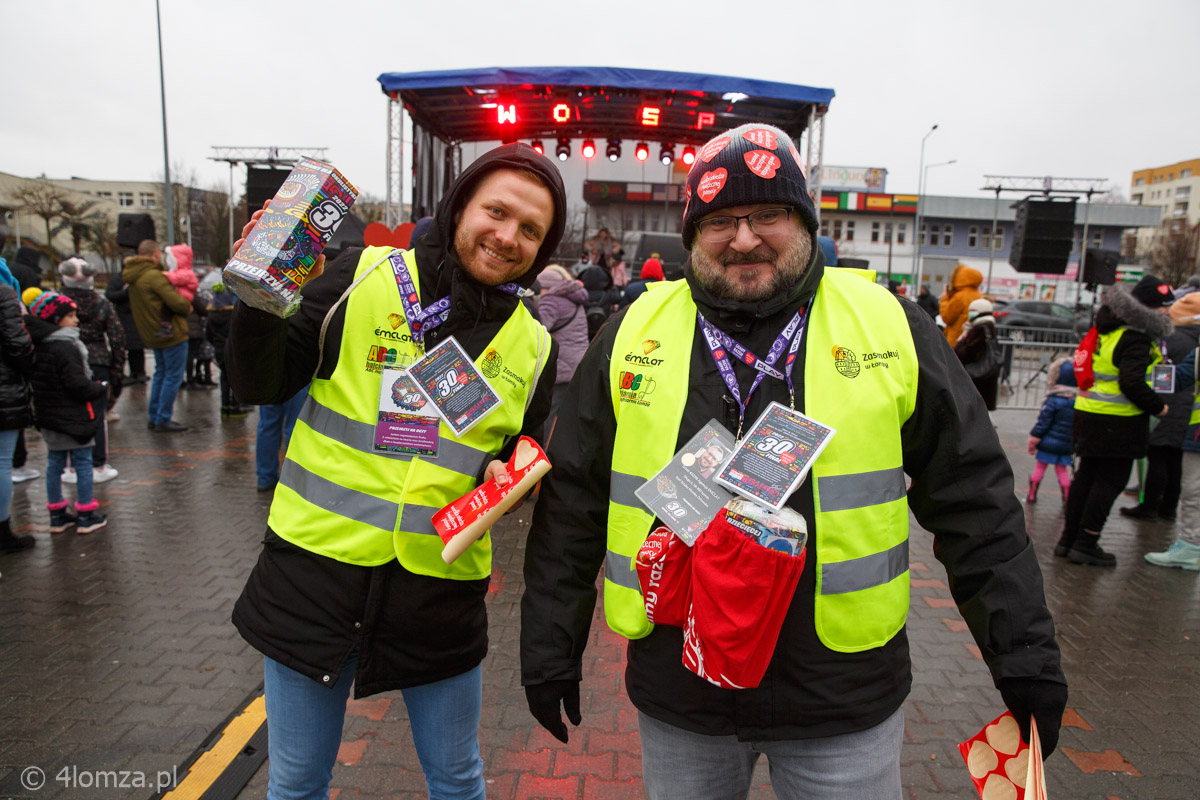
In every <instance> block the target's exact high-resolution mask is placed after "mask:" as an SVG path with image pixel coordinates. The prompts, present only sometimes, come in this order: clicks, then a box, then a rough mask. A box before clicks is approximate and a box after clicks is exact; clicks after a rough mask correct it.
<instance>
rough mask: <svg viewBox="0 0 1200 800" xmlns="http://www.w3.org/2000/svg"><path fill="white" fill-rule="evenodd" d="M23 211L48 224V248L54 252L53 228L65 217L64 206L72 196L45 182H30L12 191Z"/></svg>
mask: <svg viewBox="0 0 1200 800" xmlns="http://www.w3.org/2000/svg"><path fill="white" fill-rule="evenodd" d="M10 196H11V197H12V199H13V200H15V201H16V202H17V204H18V206H19V207H20V208H21V210H22V211H28V212H29V213H30V214H33V215H35V216H38V217H41V218H42V220H43V221H44V222H45V223H46V248H47V249H48V250H50V251H53V250H54V245H53V243H52V242H53V234H52V233H51V227H52V224H53V222H54V221H55V220H57V219H59V218H61V217H62V215H63V206H64V204H65V203H67V202H69V198H70V195H69V194H68V193H67V192H66V191H65V190H63V189H60V188H59V187H57V186H55V185H54V184H51V183H45V182H43V181H29V182H27V183H24V184H22V185H20V186H18V187H16V188H15V189H12V190H11V191H10Z"/></svg>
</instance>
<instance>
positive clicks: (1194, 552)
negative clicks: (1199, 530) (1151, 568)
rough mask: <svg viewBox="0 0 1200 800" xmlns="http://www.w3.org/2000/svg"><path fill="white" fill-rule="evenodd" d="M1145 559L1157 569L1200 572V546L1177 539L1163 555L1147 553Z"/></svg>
mask: <svg viewBox="0 0 1200 800" xmlns="http://www.w3.org/2000/svg"><path fill="white" fill-rule="evenodd" d="M1145 559H1146V560H1147V561H1149V562H1150V563H1151V564H1154V565H1155V566H1156V567H1179V568H1180V569H1190V570H1192V571H1193V572H1200V544H1189V543H1187V542H1185V541H1183V540H1182V539H1176V540H1175V541H1174V542H1173V543H1172V544H1171V546H1170V547H1168V548H1167V549H1166V550H1165V551H1164V552H1162V553H1146V555H1145Z"/></svg>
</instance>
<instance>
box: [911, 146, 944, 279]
mask: <svg viewBox="0 0 1200 800" xmlns="http://www.w3.org/2000/svg"><path fill="white" fill-rule="evenodd" d="M937 129H938V126H937V125H934V126H933V127H932V128H930V129H929V133H926V134H925V135H924V136H922V137H921V166H920V167H919V168H918V169H917V219H916V221H915V222H914V223H913V268H912V277H913V285H914V286H916V280H917V270H918V263H919V262H920V259H921V203H922V202H923V201H924V198H923V195H924V193H925V140H926V139H928V138H929V137H930V136H931V135H933V132H934V131H936V130H937Z"/></svg>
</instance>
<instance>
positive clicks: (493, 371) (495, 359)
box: [481, 347, 504, 378]
mask: <svg viewBox="0 0 1200 800" xmlns="http://www.w3.org/2000/svg"><path fill="white" fill-rule="evenodd" d="M503 366H504V359H503V358H501V357H500V354H499V353H497V352H496V348H494V347H489V348H488V349H487V352H486V353H484V354H483V364H482V365H481V369H482V370H483V374H484V375H486V376H487V377H489V378H494V377H496V376H497V375H499V374H500V368H501V367H503Z"/></svg>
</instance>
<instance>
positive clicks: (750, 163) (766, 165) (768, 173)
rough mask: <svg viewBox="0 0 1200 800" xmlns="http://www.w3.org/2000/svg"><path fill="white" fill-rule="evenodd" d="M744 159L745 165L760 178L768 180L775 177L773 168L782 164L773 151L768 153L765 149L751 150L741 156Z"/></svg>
mask: <svg viewBox="0 0 1200 800" xmlns="http://www.w3.org/2000/svg"><path fill="white" fill-rule="evenodd" d="M742 158H744V159H746V166H747V167H749V168H750V171H751V172H753V173H754V174H755V175H757V176H758V177H760V178H767V179H768V180H769V179H771V178H774V177H775V170H777V169H779V167H780V165H781V164H783V162H782V161H780V160H779V156H777V155H775V154H774V153H768V152H767V151H766V150H751V151H750V152H749V153H746V154H744V155H743V156H742Z"/></svg>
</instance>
